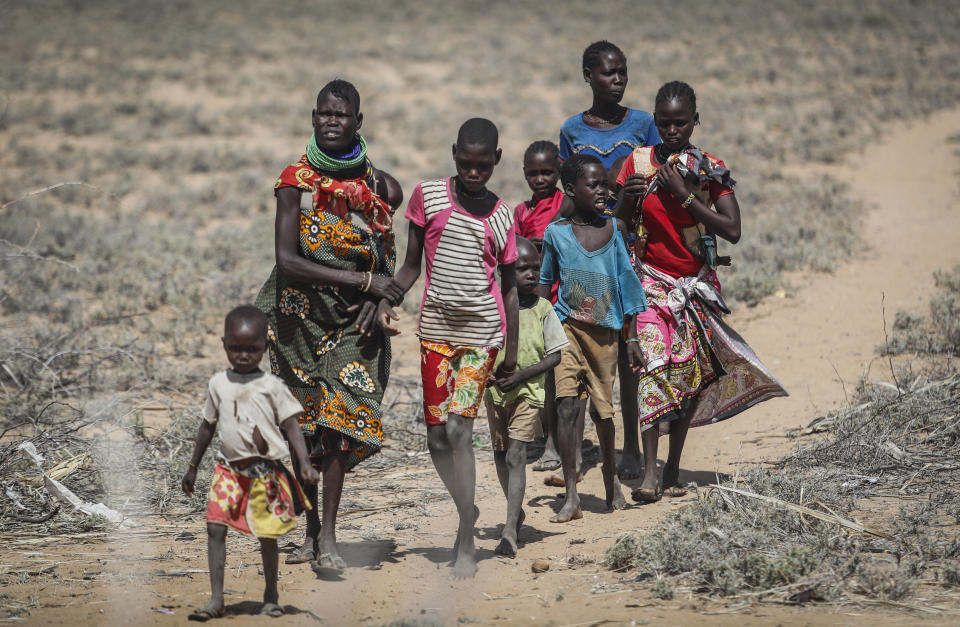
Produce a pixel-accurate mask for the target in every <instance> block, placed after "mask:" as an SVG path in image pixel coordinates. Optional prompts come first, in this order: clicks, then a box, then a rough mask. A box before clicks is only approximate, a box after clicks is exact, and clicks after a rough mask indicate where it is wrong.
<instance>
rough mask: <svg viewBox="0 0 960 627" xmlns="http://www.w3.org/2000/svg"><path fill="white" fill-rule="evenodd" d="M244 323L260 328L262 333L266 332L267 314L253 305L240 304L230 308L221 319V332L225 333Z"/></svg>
mask: <svg viewBox="0 0 960 627" xmlns="http://www.w3.org/2000/svg"><path fill="white" fill-rule="evenodd" d="M244 324H249V325H251V326H253V327H255V328H262V329H263V334H264V335H266V334H267V314H265V313H263V311H261V310H260V309H258V308H257V307H254V306H253V305H240V306H238V307H234V308H233V309H231V310H230V313H228V314H227V317H226V318H225V319H224V321H223V334H224V335H227V334H228V333H229V332H230V330H231V329H233V328H235V327H238V326H241V325H244Z"/></svg>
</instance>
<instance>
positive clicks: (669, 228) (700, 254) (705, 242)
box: [617, 81, 786, 501]
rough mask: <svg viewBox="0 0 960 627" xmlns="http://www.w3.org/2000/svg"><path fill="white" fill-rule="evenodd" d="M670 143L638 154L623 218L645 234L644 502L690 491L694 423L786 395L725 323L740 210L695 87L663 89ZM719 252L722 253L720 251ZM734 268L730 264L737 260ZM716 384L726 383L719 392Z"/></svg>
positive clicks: (628, 166) (659, 107) (662, 116)
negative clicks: (726, 251)
mask: <svg viewBox="0 0 960 627" xmlns="http://www.w3.org/2000/svg"><path fill="white" fill-rule="evenodd" d="M654 121H655V123H656V125H657V130H658V131H659V133H660V138H661V139H662V140H663V143H662V144H659V145H657V146H654V147H643V148H637V149H636V150H634V152H633V154H632V155H631V157H630V158H628V159H627V160H626V162H625V163H624V165H623V168H622V170H621V171H620V175H619V177H618V179H617V182H618V183H620V185H621V186H622V190H621V192H620V199H619V203H618V213H619V214H620V216H619V217H621V218H622V219H624V220H625V221H627V222H628V223H629V224H632V225H633V228H634V229H635V230H636V232H637V235H638V237H637V241H636V245H635V266H636V269H637V273H638V274H639V275H640V279H641V282H642V283H643V287H644V291H645V293H646V297H647V306H648V309H647V310H646V311H645V312H641V313H640V314H639V316H638V319H637V338H636V341H638V342H639V343H640V348H641V350H642V353H643V356H644V362H645V366H644V367H643V368H641V369H640V371H639V381H640V383H639V387H638V390H637V397H638V402H639V407H640V409H639V416H638V418H639V424H640V428H641V430H642V431H643V434H642V440H643V454H644V477H643V483H642V484H641V486H640V487H639V488H637V489H636V490H634V491H633V498H634V499H635V500H638V501H656V500H658V499H659V498H660V496H661V495H663V494H666V495H667V496H682V495H684V494H686V490H685V489H684V488H683V485H682V483H681V482H680V455H681V453H682V451H683V444H684V440H685V439H686V435H687V431H688V429H689V428H690V427H691V426H699V425H702V424H709V423H712V422H718V421H720V420H724V419H726V418H730V417H732V416H734V415H736V414H737V413H740V412H741V411H743V410H744V409H746V408H747V407H750V406H752V405H755V404H756V403H759V402H761V401H764V400H766V399H768V398H771V397H774V396H784V395H786V391H785V390H784V389H783V387H782V386H781V385H780V383H779V382H777V380H776V379H775V378H774V377H773V375H772V374H771V373H770V372H769V371H768V370H767V369H766V367H764V366H763V364H762V363H760V361H759V360H758V359H757V357H756V355H755V354H754V353H753V351H752V350H751V349H750V347H749V346H747V344H746V343H745V342H743V340H742V339H741V338H740V336H739V335H737V334H736V333H735V332H733V331H732V330H731V329H730V328H729V327H727V326H726V325H725V324H724V323H723V321H722V320H721V318H720V316H721V314H723V313H728V310H727V308H726V305H725V304H724V302H723V298H722V297H721V296H720V283H719V282H718V281H717V275H716V272H715V271H714V270H715V267H716V265H717V258H716V248H715V239H713V237H712V236H719V237H722V238H723V239H725V240H727V241H728V242H730V243H731V244H736V243H737V241H738V240H739V239H740V205H739V204H738V203H737V197H736V195H735V194H734V193H733V187H732V186H733V180H732V179H730V177H729V172H728V171H727V170H726V168H725V167H724V164H723V162H722V161H720V160H719V159H717V158H716V157H713V156H712V155H709V154H706V153H701V152H700V151H699V150H697V149H696V148H695V147H694V146H692V145H691V144H690V136H691V135H692V134H693V129H694V126H696V125H698V124H699V123H700V117H699V115H698V113H697V100H696V95H695V94H694V91H693V89H692V88H691V87H690V86H689V85H687V84H686V83H682V82H679V81H674V82H670V83H667V84H665V85H664V86H663V87H661V88H660V91H658V92H657V97H656V101H655V108H654ZM711 246H712V249H711ZM727 263H729V262H727ZM715 384H716V385H715ZM667 422H669V423H670V428H669V431H670V450H669V454H668V457H667V461H666V464H665V465H664V467H663V481H662V484H661V482H660V481H659V477H658V476H657V475H658V473H657V438H658V435H659V433H658V431H659V429H657V428H650V427H654V426H655V425H656V424H657V423H667Z"/></svg>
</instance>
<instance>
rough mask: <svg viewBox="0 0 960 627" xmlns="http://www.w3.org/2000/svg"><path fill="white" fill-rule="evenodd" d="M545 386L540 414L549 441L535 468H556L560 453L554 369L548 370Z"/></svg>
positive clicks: (544, 446)
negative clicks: (558, 451)
mask: <svg viewBox="0 0 960 627" xmlns="http://www.w3.org/2000/svg"><path fill="white" fill-rule="evenodd" d="M543 387H544V390H545V393H546V398H545V399H544V404H543V411H542V412H540V416H541V420H542V421H543V432H544V433H545V434H547V441H546V443H545V444H544V445H543V455H541V456H540V459H538V460H537V463H536V464H535V465H534V470H556V469H555V468H553V466H554V462H559V461H560V454H559V453H557V401H556V396H557V391H556V390H557V386H556V379H554V378H553V370H549V371H547V376H546V377H544V386H543Z"/></svg>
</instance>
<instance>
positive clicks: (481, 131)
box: [457, 118, 500, 150]
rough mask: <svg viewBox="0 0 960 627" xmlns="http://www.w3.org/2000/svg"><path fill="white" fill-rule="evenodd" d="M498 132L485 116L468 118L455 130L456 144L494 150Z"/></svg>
mask: <svg viewBox="0 0 960 627" xmlns="http://www.w3.org/2000/svg"><path fill="white" fill-rule="evenodd" d="M499 141H500V133H499V132H498V131H497V127H496V125H495V124H494V123H493V122H491V121H490V120H488V119H487V118H470V119H469V120H467V121H466V122H464V123H463V125H462V126H460V130H459V131H458V132H457V146H480V147H483V148H489V149H490V150H496V149H497V144H498V142H499Z"/></svg>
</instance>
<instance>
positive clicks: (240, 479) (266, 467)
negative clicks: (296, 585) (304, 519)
mask: <svg viewBox="0 0 960 627" xmlns="http://www.w3.org/2000/svg"><path fill="white" fill-rule="evenodd" d="M304 507H306V508H309V507H310V501H309V500H307V496H306V494H304V492H303V488H301V487H300V482H299V481H297V480H296V479H295V478H294V477H293V475H292V474H291V473H290V471H289V470H287V469H286V468H285V467H284V466H283V464H281V463H280V462H277V461H273V460H268V459H261V460H257V461H254V462H252V463H250V464H248V465H245V466H243V467H242V468H241V467H240V466H239V465H230V464H226V463H223V464H217V465H216V467H215V468H214V471H213V483H211V484H210V493H209V495H208V497H207V522H208V523H214V524H220V525H227V526H229V527H233V528H234V529H236V530H237V531H239V532H240V533H243V534H246V535H248V536H254V537H256V538H278V537H280V536H282V535H284V534H286V533H290V532H291V531H293V530H294V529H296V527H297V516H299V515H300V513H301V512H302V511H303V509H304Z"/></svg>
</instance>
